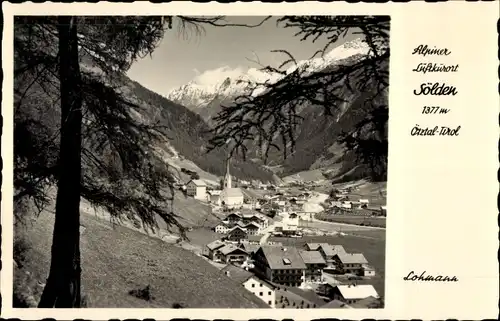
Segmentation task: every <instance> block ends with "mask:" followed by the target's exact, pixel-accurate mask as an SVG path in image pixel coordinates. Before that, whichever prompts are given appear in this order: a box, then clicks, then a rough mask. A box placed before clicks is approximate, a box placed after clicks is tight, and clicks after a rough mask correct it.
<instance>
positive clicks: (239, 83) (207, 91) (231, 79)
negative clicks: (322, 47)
mask: <svg viewBox="0 0 500 321" xmlns="http://www.w3.org/2000/svg"><path fill="white" fill-rule="evenodd" d="M369 51H370V48H369V46H368V44H367V43H366V42H365V41H363V40H362V39H360V38H358V39H355V40H353V41H350V42H346V43H344V44H342V45H340V46H338V47H335V48H333V49H332V50H331V51H330V52H328V53H327V54H325V55H324V56H323V57H315V58H312V59H308V60H301V61H298V62H297V65H296V66H295V65H294V66H290V67H289V68H288V69H287V71H286V73H287V74H289V73H291V72H293V71H294V70H296V69H297V68H299V70H300V71H301V72H302V73H306V74H309V73H313V72H316V71H319V70H322V69H324V68H326V67H327V66H330V65H334V64H335V63H338V62H340V61H342V60H344V59H348V58H350V57H353V56H355V55H362V56H364V55H367V54H369ZM282 77H283V76H282V75H280V74H278V73H267V72H263V71H261V70H259V69H257V68H245V67H237V68H230V67H228V66H224V67H220V68H217V69H213V70H207V71H205V72H204V73H202V74H199V75H198V76H196V77H195V78H194V79H193V80H191V81H190V82H189V83H187V84H185V85H183V86H181V87H179V88H176V89H174V90H172V91H171V92H170V93H169V94H168V95H167V98H168V99H170V100H172V101H174V102H177V103H179V104H182V105H184V106H186V107H188V108H190V109H192V110H194V111H197V110H198V109H200V108H204V107H207V106H208V105H210V104H211V103H212V102H214V101H217V102H220V101H224V100H226V99H229V98H231V97H233V98H234V97H236V96H238V95H241V94H243V93H249V90H251V89H255V87H256V84H259V83H264V82H276V81H278V80H279V79H280V78H282ZM257 87H258V86H257ZM262 89H263V88H262ZM260 92H262V90H259V89H258V88H257V89H256V90H254V93H253V94H254V95H258V94H259V93H260ZM198 112H199V110H198Z"/></svg>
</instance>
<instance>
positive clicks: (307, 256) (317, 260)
mask: <svg viewBox="0 0 500 321" xmlns="http://www.w3.org/2000/svg"><path fill="white" fill-rule="evenodd" d="M299 254H300V256H301V257H302V260H303V261H304V263H305V264H326V261H325V259H324V258H323V256H322V255H321V253H320V252H319V251H299Z"/></svg>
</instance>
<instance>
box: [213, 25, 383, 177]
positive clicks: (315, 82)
mask: <svg viewBox="0 0 500 321" xmlns="http://www.w3.org/2000/svg"><path fill="white" fill-rule="evenodd" d="M389 22H390V17H388V16H312V17H311V16H285V17H282V18H280V19H279V20H278V23H279V24H281V25H282V26H283V27H284V28H295V29H298V32H297V33H296V36H298V37H300V40H301V41H313V42H315V41H317V40H318V39H320V38H323V39H326V40H327V45H326V46H325V48H323V50H321V51H320V52H319V53H320V54H324V53H325V52H326V50H327V49H328V48H329V47H330V46H331V45H333V44H334V43H335V42H336V41H337V40H338V39H339V38H341V37H344V36H346V35H347V34H348V33H356V34H360V35H362V37H363V39H364V41H365V42H366V43H367V44H368V45H369V47H370V53H369V54H368V55H367V56H364V57H352V58H351V59H349V61H348V62H345V63H343V64H338V65H335V66H333V67H329V68H326V69H324V70H321V71H318V72H314V73H310V72H307V69H304V68H300V67H298V65H297V61H296V60H295V59H294V57H293V56H292V54H290V53H289V52H287V51H284V50H276V51H275V52H279V53H283V54H285V55H286V56H287V60H286V61H284V62H283V63H282V64H281V65H280V66H279V67H278V68H275V67H272V66H263V68H262V70H263V71H265V72H268V73H270V74H272V75H277V76H278V80H277V81H275V82H272V81H268V82H264V83H257V84H255V85H253V86H254V87H253V90H252V91H251V92H250V93H248V94H245V95H242V96H239V97H237V98H236V99H235V101H234V103H233V104H231V105H229V106H225V108H223V109H222V111H221V112H219V114H218V115H217V116H216V117H215V118H214V121H215V124H216V125H215V127H214V129H213V130H212V132H213V134H214V137H213V138H212V139H211V140H210V143H211V145H210V148H209V149H210V150H211V149H216V148H220V147H222V146H226V145H227V142H228V138H230V140H231V141H232V142H233V146H234V147H233V148H232V149H231V154H241V155H243V156H244V157H245V156H246V155H247V153H248V152H249V151H251V148H252V146H253V144H254V142H257V145H258V148H259V150H261V151H262V156H263V158H264V160H265V161H267V160H268V159H269V157H270V156H271V157H272V156H273V155H276V153H279V154H280V155H282V156H283V157H284V159H285V161H286V160H287V158H289V157H290V156H292V157H293V155H294V154H295V151H296V150H298V149H297V146H296V142H297V138H298V137H297V136H298V135H297V131H298V129H299V128H300V125H301V124H302V123H303V121H304V117H303V115H301V110H303V108H304V107H305V106H313V107H316V109H318V110H320V111H321V113H322V114H323V116H326V117H332V116H333V117H334V116H337V117H338V116H342V115H341V114H340V112H341V108H342V105H343V104H345V103H346V102H348V101H352V100H353V99H354V100H355V101H356V104H358V105H359V107H357V108H355V109H362V110H363V111H364V112H370V111H375V110H380V111H378V112H377V113H375V112H373V114H374V115H375V114H376V115H379V116H378V117H375V116H373V117H369V124H367V123H366V122H365V123H363V122H361V119H360V118H361V115H362V114H363V113H361V112H358V113H357V114H356V112H354V113H353V114H351V115H348V116H349V117H348V119H344V120H342V118H345V116H342V117H341V121H344V122H346V121H349V122H350V123H351V125H353V126H354V128H353V130H351V131H350V132H348V133H341V132H340V128H345V127H346V126H343V124H342V123H339V124H338V127H337V128H334V129H331V128H321V131H322V133H324V134H323V135H324V137H325V138H326V137H327V136H328V137H336V136H339V138H340V142H341V143H346V144H348V148H350V149H352V150H353V151H354V152H355V153H356V155H358V156H359V159H360V160H361V161H363V162H368V163H369V165H370V167H371V168H372V169H375V168H377V167H378V166H383V165H384V164H385V163H386V161H384V159H386V158H387V146H386V145H387V143H386V142H387V140H386V138H385V137H386V133H385V132H384V131H383V130H381V129H382V128H385V127H386V123H387V118H384V117H382V116H380V115H383V114H384V113H383V111H384V110H385V111H386V110H387V103H386V100H387V88H388V59H389ZM290 64H291V65H292V67H290ZM257 90H258V91H259V94H258V95H256V94H255V93H256V92H257ZM369 126H372V127H369ZM315 127H316V128H318V126H307V127H306V126H304V127H303V128H315ZM351 127H352V126H351ZM367 127H368V128H367ZM367 132H368V133H367ZM373 132H376V134H377V135H378V136H377V135H375V136H377V137H373V135H372V134H373ZM301 134H302V133H299V135H301ZM341 134H342V135H341ZM302 135H303V134H302ZM384 135H385V136H384ZM380 137H382V138H380ZM316 138H317V137H316ZM302 141H303V142H304V144H303V145H302V146H299V147H300V151H301V152H300V158H302V159H306V160H305V161H304V163H305V164H309V165H310V164H312V162H313V161H312V159H313V158H311V157H313V156H314V155H318V152H322V151H324V150H321V149H324V147H325V146H324V145H320V143H319V141H318V140H316V141H307V140H304V139H302ZM375 141H376V143H374V142H375ZM315 146H316V147H315ZM304 147H306V148H307V149H304ZM308 150H309V151H310V152H308ZM308 155H309V156H308ZM297 157H299V156H297ZM375 159H379V160H377V161H375ZM301 169H305V168H294V170H301ZM384 173H385V170H384V169H382V170H380V171H379V172H374V175H373V176H374V178H376V179H381V178H383V176H384Z"/></svg>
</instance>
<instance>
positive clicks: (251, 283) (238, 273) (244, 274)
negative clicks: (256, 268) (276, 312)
mask: <svg viewBox="0 0 500 321" xmlns="http://www.w3.org/2000/svg"><path fill="white" fill-rule="evenodd" d="M221 271H222V272H223V273H224V274H225V275H226V276H227V277H229V278H231V279H233V280H234V281H236V282H237V283H239V284H241V285H242V286H243V287H244V288H245V289H247V290H248V291H250V292H252V293H253V294H254V295H255V296H257V297H258V298H259V299H261V300H262V301H264V302H265V303H267V304H268V305H269V306H270V307H271V308H274V307H275V302H276V291H275V286H274V285H273V284H271V283H269V282H266V281H265V280H262V279H259V278H258V277H257V276H256V275H254V274H253V273H251V272H249V271H247V270H245V269H242V268H240V267H237V266H234V265H232V264H229V265H226V266H225V267H224V268H223V269H222V270H221Z"/></svg>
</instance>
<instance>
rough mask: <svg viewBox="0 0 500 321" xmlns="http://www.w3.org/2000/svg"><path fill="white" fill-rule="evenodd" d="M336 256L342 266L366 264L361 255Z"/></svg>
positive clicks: (343, 254) (345, 254)
mask: <svg viewBox="0 0 500 321" xmlns="http://www.w3.org/2000/svg"><path fill="white" fill-rule="evenodd" d="M337 256H338V258H339V260H340V262H342V263H343V264H356V263H357V264H366V263H368V261H367V260H366V258H365V256H364V255H363V253H337Z"/></svg>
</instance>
